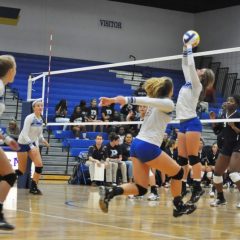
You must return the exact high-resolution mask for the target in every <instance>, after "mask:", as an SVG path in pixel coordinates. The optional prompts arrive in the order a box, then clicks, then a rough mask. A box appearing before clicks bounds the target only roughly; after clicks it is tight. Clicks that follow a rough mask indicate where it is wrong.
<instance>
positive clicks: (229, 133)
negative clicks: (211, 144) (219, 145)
mask: <svg viewBox="0 0 240 240" xmlns="http://www.w3.org/2000/svg"><path fill="white" fill-rule="evenodd" d="M228 118H229V119H232V118H240V113H239V112H237V111H236V112H235V113H233V114H232V115H230V116H229V117H228ZM234 124H235V126H236V127H237V128H238V129H240V122H235V123H234ZM222 137H223V139H224V142H226V141H227V142H236V141H239V140H240V139H239V134H237V133H236V132H235V131H234V130H233V129H232V128H231V126H229V124H228V123H227V122H225V123H224V124H223V129H222Z"/></svg>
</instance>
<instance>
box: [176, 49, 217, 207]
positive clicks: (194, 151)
mask: <svg viewBox="0 0 240 240" xmlns="http://www.w3.org/2000/svg"><path fill="white" fill-rule="evenodd" d="M182 69H183V73H184V77H185V81H186V83H185V84H184V85H183V86H182V88H181V90H180V92H179V94H178V100H177V105H176V118H177V119H179V120H180V129H179V133H178V164H179V165H180V166H182V167H183V168H184V177H183V188H182V191H183V192H186V179H187V175H188V171H189V170H188V169H189V167H188V163H189V164H190V165H191V166H192V173H193V180H194V181H193V192H192V196H191V198H190V201H189V203H195V202H197V201H198V200H199V198H200V196H201V195H202V194H203V193H204V191H203V190H202V188H201V185H200V183H201V163H200V159H199V157H198V150H199V145H200V137H201V132H202V125H201V122H200V120H199V119H198V118H197V112H196V107H197V103H198V101H199V98H200V95H201V96H204V93H205V91H206V89H207V88H208V87H211V86H212V85H213V83H214V79H215V77H214V73H213V71H212V70H211V69H208V68H204V69H198V70H196V69H195V62H194V58H193V54H192V46H191V45H185V46H184V47H183V58H182Z"/></svg>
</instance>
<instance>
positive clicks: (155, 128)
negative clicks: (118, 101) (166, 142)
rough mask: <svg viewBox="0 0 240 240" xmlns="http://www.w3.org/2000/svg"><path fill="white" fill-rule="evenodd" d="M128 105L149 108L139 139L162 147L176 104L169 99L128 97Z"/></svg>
mask: <svg viewBox="0 0 240 240" xmlns="http://www.w3.org/2000/svg"><path fill="white" fill-rule="evenodd" d="M126 99H127V103H131V104H134V105H144V106H148V109H147V112H146V114H145V117H144V120H143V124H142V127H141V129H140V132H139V133H138V135H137V137H136V138H138V139H141V140H143V141H146V142H149V143H152V144H154V145H157V146H159V147H160V146H161V144H162V141H163V136H164V133H165V131H166V128H167V124H168V123H169V122H170V121H171V119H172V117H171V115H172V111H173V109H174V103H173V101H172V100H171V99H169V98H163V99H160V98H149V97H127V98H126Z"/></svg>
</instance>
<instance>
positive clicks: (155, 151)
mask: <svg viewBox="0 0 240 240" xmlns="http://www.w3.org/2000/svg"><path fill="white" fill-rule="evenodd" d="M161 153H162V150H161V148H160V147H158V146H156V145H154V144H152V143H148V142H145V141H143V140H140V139H137V138H135V139H134V140H133V142H132V145H131V150H130V156H131V157H135V158H138V159H139V160H140V161H141V162H143V163H145V162H149V161H151V160H153V159H155V158H156V157H158V156H159V155H160V154H161Z"/></svg>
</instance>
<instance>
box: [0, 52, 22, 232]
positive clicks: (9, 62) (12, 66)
mask: <svg viewBox="0 0 240 240" xmlns="http://www.w3.org/2000/svg"><path fill="white" fill-rule="evenodd" d="M15 75H16V62H15V59H14V57H13V56H10V55H2V56H0V99H1V101H0V115H2V113H3V112H4V110H5V104H4V90H5V85H7V84H8V83H12V82H13V81H14V77H15ZM0 139H2V140H4V142H5V143H6V144H7V145H9V146H10V147H11V148H12V149H13V150H14V151H16V150H18V148H19V146H18V144H17V142H16V141H15V140H14V139H12V138H11V137H9V136H7V135H6V134H4V133H3V131H2V130H1V129H0ZM0 176H1V181H0V230H13V229H14V226H13V225H11V224H9V223H8V222H7V221H6V220H5V218H4V215H3V202H4V201H5V199H6V197H7V195H8V192H9V190H10V188H11V187H12V186H13V185H14V183H15V181H16V174H15V172H14V170H13V168H12V166H11V164H10V162H9V160H8V158H7V156H6V154H5V153H4V151H3V150H2V149H1V148H0Z"/></svg>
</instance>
